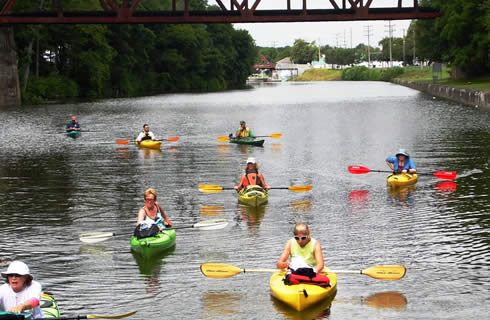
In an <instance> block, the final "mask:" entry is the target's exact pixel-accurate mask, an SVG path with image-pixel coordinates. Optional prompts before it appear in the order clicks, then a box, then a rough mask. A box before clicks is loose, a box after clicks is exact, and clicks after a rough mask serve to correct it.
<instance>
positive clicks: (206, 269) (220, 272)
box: [201, 263, 407, 280]
mask: <svg viewBox="0 0 490 320" xmlns="http://www.w3.org/2000/svg"><path fill="white" fill-rule="evenodd" d="M276 271H279V270H277V269H246V270H245V269H240V268H238V267H235V266H232V265H229V264H224V263H203V264H201V272H202V273H203V274H204V275H205V276H206V277H210V278H229V277H233V276H234V275H237V274H239V273H242V272H243V273H245V272H276ZM324 271H325V272H326V273H348V274H365V275H367V276H370V277H371V278H374V279H378V280H399V279H401V278H403V276H405V273H406V272H407V270H406V268H405V267H404V266H396V265H388V266H375V267H370V268H367V269H364V270H324Z"/></svg>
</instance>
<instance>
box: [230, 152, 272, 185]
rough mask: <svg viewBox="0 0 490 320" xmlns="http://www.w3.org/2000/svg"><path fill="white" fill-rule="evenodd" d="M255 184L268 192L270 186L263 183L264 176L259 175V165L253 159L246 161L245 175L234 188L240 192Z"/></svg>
mask: <svg viewBox="0 0 490 320" xmlns="http://www.w3.org/2000/svg"><path fill="white" fill-rule="evenodd" d="M251 184H256V185H258V186H261V187H262V188H264V189H265V190H270V188H271V187H270V186H269V185H268V184H267V183H265V179H264V176H263V175H262V173H259V165H258V164H257V161H256V160H255V158H248V159H247V166H246V167H245V174H243V175H242V177H241V178H240V183H239V184H238V185H237V186H235V187H234V189H235V190H236V191H237V192H240V190H242V189H243V188H245V187H246V186H248V185H251Z"/></svg>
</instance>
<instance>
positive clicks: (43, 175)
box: [0, 81, 490, 319]
mask: <svg viewBox="0 0 490 320" xmlns="http://www.w3.org/2000/svg"><path fill="white" fill-rule="evenodd" d="M72 115H76V116H77V119H78V121H79V122H80V124H81V126H82V129H83V133H82V135H81V136H80V137H79V138H77V139H73V138H70V137H67V136H65V134H64V133H63V131H64V125H65V124H66V123H67V122H68V121H69V120H70V118H71V116H72ZM240 120H246V121H247V124H248V126H249V127H250V128H251V129H252V130H253V131H254V133H255V134H256V135H270V134H272V133H282V135H283V136H282V138H280V139H272V138H266V142H265V144H264V147H240V146H237V145H232V144H229V143H227V142H219V141H217V137H219V136H227V135H228V134H229V133H231V132H234V130H235V129H236V128H237V127H238V125H239V121H240ZM143 123H148V124H149V125H150V128H151V131H153V132H154V133H155V134H156V135H157V136H158V137H160V138H165V137H172V136H178V137H180V140H179V141H178V142H166V143H164V144H163V145H162V150H161V151H155V150H144V149H139V148H137V147H136V146H134V145H132V144H129V145H119V144H116V140H118V139H132V138H134V137H135V136H136V135H137V134H138V132H139V131H140V130H141V129H142V125H143ZM0 124H1V126H0V141H2V144H1V149H0V226H1V230H2V232H1V236H0V260H1V262H2V266H1V268H2V270H3V269H6V266H7V263H8V262H9V261H12V260H14V259H21V260H23V261H25V262H26V263H27V264H28V265H29V266H30V268H31V271H32V273H33V274H34V276H35V278H36V279H38V280H39V281H40V282H41V283H42V284H43V287H44V289H45V290H46V291H49V292H51V293H53V294H54V295H55V298H57V300H58V303H59V305H60V308H61V311H62V314H63V315H86V314H103V315H114V314H121V313H125V312H128V311H132V310H137V311H138V313H137V314H136V315H135V316H133V317H131V318H130V319H151V318H155V319H159V318H181V319H313V318H315V319H361V318H362V319H431V318H432V319H482V318H486V317H487V316H488V314H489V312H490V310H489V309H490V308H489V306H490V303H489V302H490V301H489V300H490V299H489V297H490V296H489V290H490V273H489V271H490V270H489V265H490V248H489V243H490V234H489V226H490V217H489V212H490V201H489V198H490V196H489V194H490V183H489V182H488V181H489V179H490V170H489V163H490V161H489V159H490V158H489V157H490V143H489V141H490V113H488V112H485V111H482V110H479V109H477V108H471V107H466V106H462V105H459V104H455V103H452V102H448V101H443V100H439V99H435V98H433V97H431V96H428V95H425V94H422V93H420V92H417V91H415V90H412V89H409V88H405V87H402V86H398V85H394V84H389V83H381V82H340V81H339V82H316V83H279V84H272V85H264V86H259V87H255V88H253V89H250V90H242V91H230V92H221V93H207V94H172V95H162V96H154V97H144V98H135V99H117V100H104V101H99V102H94V103H77V104H55V105H43V106H25V107H22V108H2V109H0ZM399 148H406V149H408V150H409V152H410V153H411V156H412V159H413V160H414V161H415V164H416V165H417V168H418V171H419V172H420V173H426V175H420V177H419V182H418V183H417V184H416V185H415V186H413V187H410V188H400V189H397V190H392V189H390V188H388V187H387V186H386V182H385V181H386V176H387V175H388V174H387V173H378V172H370V173H368V174H364V175H353V174H350V173H349V172H348V170H347V167H348V166H349V165H362V166H366V167H368V168H370V169H373V170H389V169H388V167H387V166H386V164H385V162H384V159H385V157H387V156H390V155H394V153H395V152H396V151H397V150H398V149H399ZM249 156H253V157H256V158H257V161H258V163H259V165H260V170H261V172H262V173H263V174H264V176H265V178H266V181H267V183H268V184H269V185H271V186H273V187H284V186H286V187H287V186H301V185H311V186H313V189H312V190H311V191H309V192H292V191H288V190H271V191H270V198H269V202H268V204H267V205H266V206H265V207H263V208H262V209H259V210H252V209H249V208H246V207H243V206H241V205H238V203H237V197H236V193H235V192H234V191H228V190H224V191H223V192H221V193H215V194H205V193H200V192H199V190H198V187H197V186H198V185H199V184H216V185H221V186H224V187H232V186H234V185H235V184H236V183H237V182H238V180H239V177H240V175H241V174H242V172H243V169H244V167H245V160H246V158H247V157H249ZM443 170H444V171H456V172H457V178H456V179H455V180H454V181H452V182H450V181H443V180H440V179H438V178H436V177H434V176H432V175H431V174H430V173H433V172H436V171H443ZM149 187H153V188H155V189H156V190H157V192H158V200H159V202H160V203H161V204H162V206H163V207H164V208H165V210H166V212H167V215H168V216H169V218H170V219H171V220H172V222H173V223H174V225H175V226H178V225H189V224H193V223H196V222H198V221H202V220H205V219H214V218H222V219H227V220H228V221H229V225H228V226H227V227H226V228H225V229H222V230H218V231H200V230H196V229H182V230H178V233H177V245H176V247H175V248H174V249H172V250H170V251H169V252H167V253H166V254H164V255H163V256H159V257H157V258H155V259H153V260H151V261H144V260H142V259H141V258H139V257H138V256H135V255H133V254H132V253H131V251H130V246H129V236H130V235H131V234H132V232H133V229H134V224H135V221H136V213H137V211H138V209H139V208H140V207H142V206H143V205H144V202H143V191H144V190H145V189H146V188H149ZM297 221H304V222H306V223H308V224H309V225H310V227H311V231H312V236H313V237H314V238H316V239H318V240H319V241H320V242H321V243H322V246H323V253H324V256H325V262H326V265H327V266H330V267H331V268H333V269H342V270H360V269H364V268H368V267H370V266H376V265H385V264H401V265H404V266H406V268H407V274H406V276H405V277H404V278H403V279H401V280H399V281H381V280H375V279H372V278H370V277H368V276H365V275H348V274H342V275H340V274H339V283H338V292H337V295H336V298H335V300H334V302H333V303H332V305H331V308H330V309H328V307H329V306H328V305H326V306H325V305H320V306H318V307H315V308H312V309H310V310H307V311H305V312H303V313H298V312H295V311H292V310H291V309H289V308H287V307H285V306H284V305H282V304H281V303H279V302H277V301H276V300H275V299H273V298H272V297H271V296H270V291H269V283H268V281H269V275H268V274H267V273H265V274H264V273H246V274H238V275H236V276H234V277H231V278H227V279H212V278H206V277H205V276H203V275H202V274H201V272H200V268H199V267H200V265H201V264H202V263H205V262H221V263H226V264H230V265H234V266H237V267H240V268H246V269H247V268H252V269H263V268H266V269H272V268H275V263H276V260H277V258H278V257H279V255H280V253H281V251H282V248H283V246H284V243H285V242H286V241H287V240H288V239H289V238H290V237H291V235H292V228H293V226H294V224H295V223H296V222H297ZM89 231H111V232H115V233H116V234H118V235H120V236H118V237H114V238H112V239H110V240H107V241H104V242H100V243H97V244H92V245H89V244H84V243H82V242H80V240H79V239H78V234H80V233H83V232H89ZM485 315H487V316H485Z"/></svg>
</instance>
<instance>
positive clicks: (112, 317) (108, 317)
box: [39, 311, 136, 320]
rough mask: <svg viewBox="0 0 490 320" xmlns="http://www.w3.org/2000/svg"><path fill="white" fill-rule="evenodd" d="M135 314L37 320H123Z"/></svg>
mask: <svg viewBox="0 0 490 320" xmlns="http://www.w3.org/2000/svg"><path fill="white" fill-rule="evenodd" d="M135 313H136V311H132V312H128V313H125V314H118V315H98V314H87V315H86V316H73V317H69V316H67V317H54V318H40V319H39V320H77V319H123V318H126V317H129V316H132V315H133V314H135Z"/></svg>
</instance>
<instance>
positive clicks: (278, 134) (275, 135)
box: [269, 133, 282, 139]
mask: <svg viewBox="0 0 490 320" xmlns="http://www.w3.org/2000/svg"><path fill="white" fill-rule="evenodd" d="M280 137H282V133H273V134H271V135H270V136H269V138H274V139H279V138H280Z"/></svg>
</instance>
